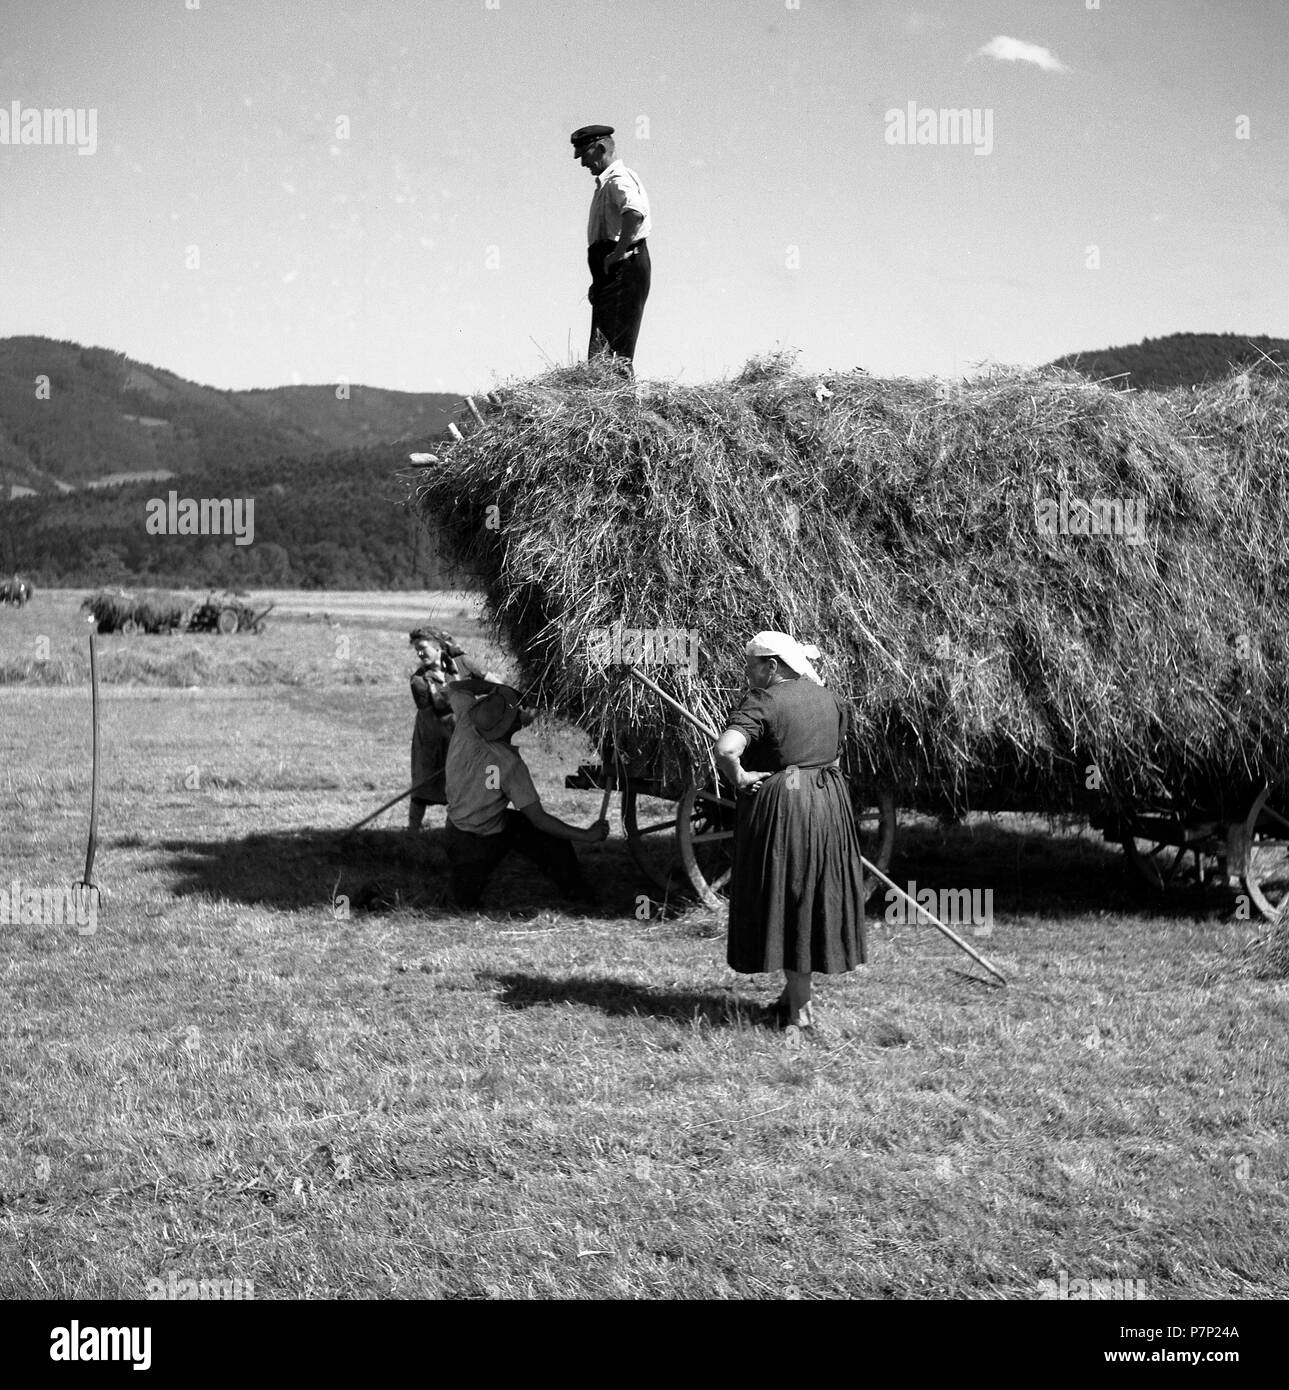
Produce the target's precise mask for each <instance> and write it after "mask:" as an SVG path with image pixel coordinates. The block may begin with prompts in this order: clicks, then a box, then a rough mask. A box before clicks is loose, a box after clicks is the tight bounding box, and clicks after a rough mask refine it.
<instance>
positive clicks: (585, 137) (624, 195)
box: [569, 125, 653, 370]
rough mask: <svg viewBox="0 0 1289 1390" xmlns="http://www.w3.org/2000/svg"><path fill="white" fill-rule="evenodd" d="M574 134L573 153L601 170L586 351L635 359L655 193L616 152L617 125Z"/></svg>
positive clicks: (590, 242)
mask: <svg viewBox="0 0 1289 1390" xmlns="http://www.w3.org/2000/svg"><path fill="white" fill-rule="evenodd" d="M569 139H570V140H571V141H572V144H573V158H574V159H576V160H577V161H578V162H579V163H580V164H581V165H582V167H583V168H584V169H587V170H589V171H590V172H591V173H592V174H594V175H595V193H594V195H593V197H592V198H591V213H590V217H589V218H588V219H587V224H586V241H587V248H586V259H587V264H588V265H589V266H590V270H591V288H590V291H589V292H588V294H587V298H588V299H589V300H590V301H591V341H590V344H589V346H588V347H587V350H586V355H587V357H588V358H591V357H599V356H601V355H602V354H604V353H612V354H613V355H614V356H615V357H621V358H624V359H625V360H626V362H627V363H628V364H630V363H631V361H632V360H633V359H634V357H635V355H636V339H637V338H638V337H639V336H640V320H641V319H642V318H643V317H644V306H645V300H646V299H648V298H649V282H650V279H651V277H652V274H653V271H652V266H651V263H650V260H649V246H648V243H647V241H646V238H647V237H648V235H649V233H650V232H651V231H652V230H653V223H652V222H651V221H650V219H649V197H648V195H647V194H646V193H645V191H644V185H643V184H641V182H640V180H639V179H638V178H637V177H636V176H635V174H633V173H632V172H631V170H630V169H628V168H627V166H626V165H625V164H623V162H622V161H621V160H620V159H616V158H615V157H614V144H613V127H612V126H611V125H585V126H582V127H581V128H580V129H578V130H575V131H574V132H573V133H572V135H570V136H569ZM628 370H630V366H629V365H628Z"/></svg>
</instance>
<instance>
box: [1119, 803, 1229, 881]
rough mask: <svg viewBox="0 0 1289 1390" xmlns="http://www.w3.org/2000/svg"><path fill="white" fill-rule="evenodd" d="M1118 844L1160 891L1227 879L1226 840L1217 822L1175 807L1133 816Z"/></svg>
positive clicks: (1141, 875) (1143, 878)
mask: <svg viewBox="0 0 1289 1390" xmlns="http://www.w3.org/2000/svg"><path fill="white" fill-rule="evenodd" d="M1119 843H1120V844H1121V845H1122V846H1123V852H1124V855H1125V856H1126V858H1127V862H1128V864H1129V865H1130V866H1131V868H1132V870H1133V872H1134V873H1135V874H1136V875H1137V877H1138V878H1139V879H1140V880H1141V881H1142V882H1143V883H1144V884H1145V885H1146V886H1147V887H1148V888H1152V889H1153V890H1154V891H1155V892H1157V893H1167V892H1170V891H1172V890H1174V889H1178V888H1204V887H1205V886H1206V885H1208V884H1210V883H1213V882H1215V881H1218V882H1221V883H1223V884H1225V883H1226V873H1227V871H1226V840H1225V838H1224V837H1222V836H1221V835H1219V833H1218V825H1217V822H1216V821H1193V820H1191V819H1189V818H1188V817H1187V816H1186V815H1184V814H1183V813H1182V812H1180V811H1177V810H1173V809H1171V808H1168V809H1163V810H1162V811H1161V812H1160V813H1158V814H1151V815H1128V816H1125V817H1124V819H1123V821H1122V823H1121V826H1120V837H1119Z"/></svg>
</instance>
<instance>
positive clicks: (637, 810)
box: [622, 782, 684, 898]
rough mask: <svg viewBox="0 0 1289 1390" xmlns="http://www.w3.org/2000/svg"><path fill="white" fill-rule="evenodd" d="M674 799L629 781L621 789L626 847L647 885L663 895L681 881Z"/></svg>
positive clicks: (682, 869)
mask: <svg viewBox="0 0 1289 1390" xmlns="http://www.w3.org/2000/svg"><path fill="white" fill-rule="evenodd" d="M674 805H675V803H674V802H673V801H671V800H670V799H669V798H668V797H664V796H655V795H653V794H652V793H650V792H648V791H646V790H644V789H643V788H641V787H639V786H636V785H635V784H634V783H632V782H627V784H626V785H625V786H624V787H623V789H622V828H623V830H624V831H625V832H626V836H627V851H628V853H629V854H630V855H631V861H632V863H633V864H635V866H636V868H637V870H639V872H640V875H641V877H642V878H644V879H645V881H646V882H647V883H648V884H649V886H650V887H651V888H652V889H653V890H654V891H655V892H656V893H658V894H659V895H660V897H664V898H665V897H666V896H667V895H668V894H669V893H671V892H673V891H674V890H675V889H676V888H677V887H678V886H679V884H680V883H681V882H682V881H683V873H684V868H683V865H682V864H681V862H680V855H679V852H678V849H677V846H676V841H675V831H676V813H675V810H674Z"/></svg>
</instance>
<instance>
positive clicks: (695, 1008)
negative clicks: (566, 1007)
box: [479, 972, 762, 1028]
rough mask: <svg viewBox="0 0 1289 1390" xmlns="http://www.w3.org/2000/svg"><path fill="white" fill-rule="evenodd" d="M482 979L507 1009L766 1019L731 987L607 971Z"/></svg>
mask: <svg viewBox="0 0 1289 1390" xmlns="http://www.w3.org/2000/svg"><path fill="white" fill-rule="evenodd" d="M479 978H480V979H481V980H491V981H493V982H494V983H495V984H498V985H500V986H501V989H502V993H501V994H500V995H499V996H498V1002H499V1003H501V1004H502V1005H504V1006H505V1007H506V1008H508V1009H517V1010H518V1009H534V1008H540V1007H543V1006H548V1005H552V1004H581V1005H584V1006H585V1007H587V1008H591V1009H598V1010H599V1011H600V1012H601V1013H603V1014H608V1015H610V1016H611V1017H614V1018H639V1017H641V1016H647V1017H651V1018H660V1019H667V1020H669V1021H672V1022H681V1023H693V1022H698V1023H702V1024H706V1025H707V1026H708V1027H713V1028H731V1027H747V1026H748V1025H749V1024H751V1025H755V1024H758V1023H760V1022H761V1021H762V1020H761V1013H762V1011H761V1009H760V1007H759V1006H758V1005H757V1004H754V1003H751V1002H750V1001H748V1000H747V999H746V998H744V999H740V998H739V997H738V996H737V995H735V994H734V993H733V988H732V987H731V989H730V990H729V991H716V990H704V991H700V990H689V989H666V988H652V987H650V986H648V985H641V984H633V983H631V982H630V981H628V980H616V979H613V978H612V977H608V976H600V977H598V978H592V979H588V978H587V977H586V976H579V975H566V976H553V975H521V974H518V973H504V974H499V973H482V972H481V973H480V975H479Z"/></svg>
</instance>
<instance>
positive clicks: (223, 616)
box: [215, 608, 241, 637]
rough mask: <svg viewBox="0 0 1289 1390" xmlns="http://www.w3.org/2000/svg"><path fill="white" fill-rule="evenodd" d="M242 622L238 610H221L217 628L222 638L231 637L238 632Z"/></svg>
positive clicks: (216, 622) (216, 624) (216, 623)
mask: <svg viewBox="0 0 1289 1390" xmlns="http://www.w3.org/2000/svg"><path fill="white" fill-rule="evenodd" d="M240 621H241V620H240V619H239V618H238V616H237V609H236V608H221V609H220V610H219V617H218V618H217V619H216V621H215V626H216V628H217V629H218V630H219V635H220V636H221V637H229V636H231V635H232V634H233V633H234V632H236V631H237V627H238V624H239V622H240Z"/></svg>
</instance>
